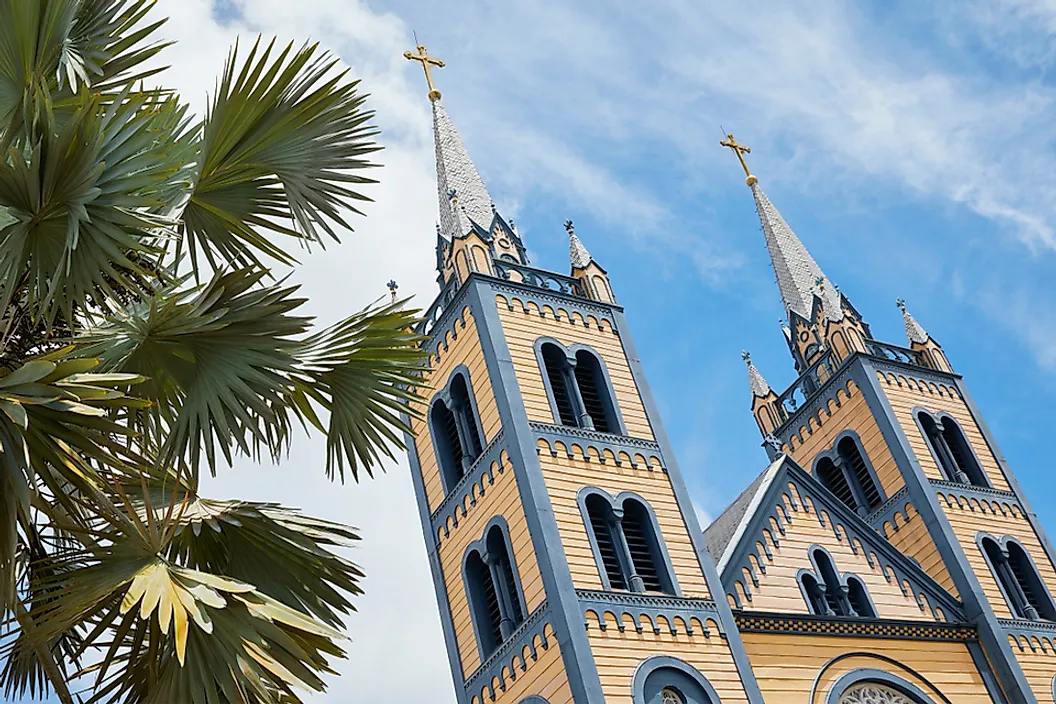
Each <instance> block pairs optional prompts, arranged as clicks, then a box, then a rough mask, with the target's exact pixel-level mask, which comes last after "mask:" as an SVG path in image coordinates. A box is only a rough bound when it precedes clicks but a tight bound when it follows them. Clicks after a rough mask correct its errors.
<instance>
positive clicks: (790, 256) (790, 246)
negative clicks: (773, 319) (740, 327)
mask: <svg viewBox="0 0 1056 704" xmlns="http://www.w3.org/2000/svg"><path fill="white" fill-rule="evenodd" d="M720 144H721V145H722V146H724V147H728V148H729V149H730V150H732V151H733V153H734V154H735V155H736V156H737V159H738V161H740V162H741V168H743V169H744V173H745V175H746V176H747V178H746V179H745V182H746V183H747V184H748V186H749V187H750V188H751V189H752V195H753V196H754V197H755V209H756V211H757V212H758V213H759V220H760V222H761V223H762V225H763V235H764V236H765V237H766V248H767V249H768V250H770V261H771V262H772V263H773V266H774V273H776V274H777V286H778V288H779V289H780V290H781V299H782V300H783V301H784V303H785V311H786V312H787V313H789V314H791V313H793V312H794V313H796V314H798V315H800V316H801V317H802V318H804V319H806V320H812V317H811V315H812V312H813V309H814V300H815V298H818V299H820V300H821V304H822V307H823V309H824V311H825V317H826V318H827V319H828V320H834V321H838V320H842V319H843V317H844V312H843V305H842V302H841V297H840V292H839V291H838V290H837V289H836V286H835V285H834V284H833V283H832V282H831V281H829V279H828V278H827V277H826V276H825V273H824V272H823V271H822V270H821V267H820V266H818V263H817V262H816V261H814V257H812V256H810V252H808V251H807V248H806V247H804V246H803V243H802V242H801V241H800V240H799V238H798V237H796V233H794V232H793V231H792V228H791V227H789V226H788V223H787V222H785V219H784V218H783V217H781V213H779V212H778V211H777V208H775V207H774V204H773V203H771V202H770V199H769V198H767V197H766V193H764V192H763V189H762V187H761V186H760V185H759V179H757V178H756V177H755V176H753V175H752V173H751V171H749V169H748V164H747V162H745V160H744V155H745V154H750V153H751V152H752V150H751V149H750V148H749V147H746V146H745V145H743V144H739V143H738V142H737V140H736V139H734V137H733V135H732V134H728V135H726V139H724V140H722V141H721V142H720Z"/></svg>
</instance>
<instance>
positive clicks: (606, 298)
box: [565, 220, 616, 303]
mask: <svg viewBox="0 0 1056 704" xmlns="http://www.w3.org/2000/svg"><path fill="white" fill-rule="evenodd" d="M565 231H566V232H568V254H569V257H568V258H569V263H570V264H571V266H572V278H575V279H578V280H579V282H580V284H581V285H582V286H583V292H584V293H585V294H586V295H587V296H588V297H590V298H593V299H594V300H596V301H603V302H605V303H615V302H616V297H615V296H613V295H612V287H611V286H609V275H608V274H607V273H605V270H604V269H602V268H601V266H599V265H598V263H597V262H596V261H594V257H592V256H590V252H588V251H587V248H586V247H585V246H583V243H582V242H581V241H580V239H579V238H578V237H576V230H575V228H574V227H573V225H572V221H571V220H565Z"/></svg>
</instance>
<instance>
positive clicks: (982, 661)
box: [965, 641, 1008, 704]
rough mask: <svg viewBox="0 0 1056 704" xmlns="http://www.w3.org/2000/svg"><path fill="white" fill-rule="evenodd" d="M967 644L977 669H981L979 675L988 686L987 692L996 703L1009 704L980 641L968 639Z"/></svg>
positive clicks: (984, 684)
mask: <svg viewBox="0 0 1056 704" xmlns="http://www.w3.org/2000/svg"><path fill="white" fill-rule="evenodd" d="M965 645H967V646H968V654H969V655H971V656H972V662H974V663H975V669H977V670H978V671H979V676H980V677H982V678H983V686H985V687H986V693H987V694H989V695H990V699H991V700H993V701H994V704H1007V702H1008V700H1007V699H1005V693H1004V692H1002V691H1001V686H1000V685H999V684H998V683H997V678H996V677H995V676H994V671H993V670H992V669H991V668H990V662H989V661H988V660H987V659H986V655H985V654H984V653H983V649H982V647H980V645H979V643H978V641H968V642H967V643H965Z"/></svg>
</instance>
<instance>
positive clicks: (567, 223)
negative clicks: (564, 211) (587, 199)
mask: <svg viewBox="0 0 1056 704" xmlns="http://www.w3.org/2000/svg"><path fill="white" fill-rule="evenodd" d="M565 232H567V233H568V234H570V235H573V234H575V232H576V231H575V228H573V227H572V221H571V220H565Z"/></svg>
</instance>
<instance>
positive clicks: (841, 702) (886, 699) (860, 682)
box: [825, 661, 950, 704]
mask: <svg viewBox="0 0 1056 704" xmlns="http://www.w3.org/2000/svg"><path fill="white" fill-rule="evenodd" d="M892 662H893V661H892ZM893 664H895V665H898V663H894V662H893ZM910 672H912V671H910ZM913 674H914V675H915V676H916V677H917V678H918V679H919V680H920V681H921V683H922V684H924V685H925V686H927V687H928V688H929V689H931V690H932V691H933V692H934V693H935V695H936V696H937V697H938V699H939V701H941V702H944V704H950V700H949V699H948V698H946V696H944V695H943V694H942V692H941V691H940V690H939V689H937V688H936V687H935V685H934V684H932V683H931V682H929V681H927V680H926V679H924V678H923V677H921V676H920V675H919V674H917V673H913ZM934 701H935V700H934V699H932V698H931V697H929V696H928V695H927V694H925V693H924V691H923V690H922V689H921V688H920V687H918V686H917V685H914V684H911V683H910V682H907V681H906V680H904V679H903V678H901V677H899V676H897V675H893V674H891V673H890V672H884V671H883V670H878V669H875V668H871V667H861V668H856V669H854V670H851V671H850V672H848V673H846V674H844V675H842V676H840V677H839V678H838V679H837V680H836V681H835V682H833V683H832V687H831V688H830V689H829V694H828V696H827V697H826V698H825V704H932V703H933V702H934Z"/></svg>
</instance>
